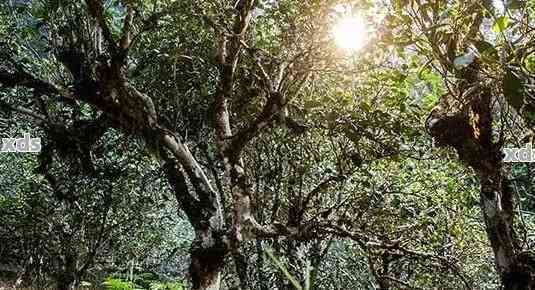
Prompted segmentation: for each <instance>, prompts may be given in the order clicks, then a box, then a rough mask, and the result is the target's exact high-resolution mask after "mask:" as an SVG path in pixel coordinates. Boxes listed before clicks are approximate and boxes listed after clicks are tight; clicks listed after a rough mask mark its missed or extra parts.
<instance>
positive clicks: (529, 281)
mask: <svg viewBox="0 0 535 290" xmlns="http://www.w3.org/2000/svg"><path fill="white" fill-rule="evenodd" d="M479 71H480V68H479V64H478V61H477V60H476V61H474V63H472V64H471V65H470V66H468V67H467V68H465V69H464V71H461V72H460V74H459V77H460V78H461V79H462V80H461V81H460V82H459V84H458V89H459V91H461V92H472V93H464V94H463V95H464V97H465V98H466V99H465V100H463V101H464V102H465V103H466V104H467V105H465V106H466V107H465V108H456V107H454V106H451V104H449V99H450V96H449V95H445V96H443V97H442V100H441V104H440V105H438V106H437V107H435V109H434V110H433V111H432V112H431V114H430V117H429V118H428V122H427V127H428V129H429V132H430V134H431V136H432V137H433V138H434V140H435V142H436V144H437V145H438V146H442V147H446V146H449V147H453V148H455V150H456V151H457V153H458V155H459V159H460V160H461V161H463V162H464V163H465V164H466V165H467V166H469V167H471V168H472V169H474V171H475V172H476V174H477V175H478V177H479V181H480V185H481V191H480V207H481V211H482V214H483V218H484V221H485V225H486V232H487V237H488V239H489V242H490V244H491V247H492V250H493V253H494V258H495V259H494V262H495V267H496V271H497V272H498V274H499V275H500V280H501V283H502V285H503V287H504V288H505V289H508V290H509V289H511V290H520V289H526V290H527V289H535V259H534V258H533V256H532V255H531V254H530V253H529V252H527V251H525V249H523V248H522V246H521V243H520V242H519V240H518V238H517V236H516V234H515V229H514V215H515V212H514V208H515V206H514V203H515V198H514V194H513V190H512V188H511V186H510V185H509V181H508V180H507V177H506V173H505V171H504V170H503V156H502V153H501V150H502V148H501V144H500V143H499V142H494V141H493V126H492V124H493V120H492V110H493V108H492V102H491V101H492V100H493V95H492V89H490V88H488V87H485V86H484V85H480V84H483V83H484V82H483V81H481V76H480V75H479ZM474 88H476V90H474ZM457 106H459V104H457Z"/></svg>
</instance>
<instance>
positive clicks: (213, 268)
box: [189, 229, 227, 290]
mask: <svg viewBox="0 0 535 290" xmlns="http://www.w3.org/2000/svg"><path fill="white" fill-rule="evenodd" d="M196 235H197V237H196V238H195V241H194V242H193V244H192V246H191V249H190V255H191V264H190V269H189V271H190V276H191V283H192V289H199V290H200V289H202V290H219V289H220V287H221V273H222V271H223V266H224V260H225V256H226V255H227V247H226V244H225V242H224V239H223V237H222V236H221V235H219V234H218V233H217V232H214V231H211V230H209V229H206V230H204V231H196Z"/></svg>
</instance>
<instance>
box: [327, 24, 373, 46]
mask: <svg viewBox="0 0 535 290" xmlns="http://www.w3.org/2000/svg"><path fill="white" fill-rule="evenodd" d="M333 36H334V41H335V42H336V45H338V46H339V47H341V48H343V49H346V50H348V51H357V50H359V49H361V48H362V47H363V46H364V44H366V41H367V29H366V24H365V23H364V20H363V19H362V18H361V17H357V16H346V17H344V18H342V19H340V20H339V22H338V23H337V24H336V25H335V26H334V29H333Z"/></svg>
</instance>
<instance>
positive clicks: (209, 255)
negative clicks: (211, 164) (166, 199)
mask: <svg viewBox="0 0 535 290" xmlns="http://www.w3.org/2000/svg"><path fill="white" fill-rule="evenodd" d="M168 141H172V140H170V139H168ZM169 146H170V147H172V148H174V147H176V148H175V149H176V150H171V151H175V152H174V155H175V156H177V153H180V152H179V151H180V150H178V149H177V148H178V147H180V148H182V149H181V150H183V151H184V152H182V155H181V154H178V155H180V156H182V157H181V158H186V159H188V161H187V162H185V161H184V160H183V161H182V162H181V164H190V165H191V167H190V168H186V169H184V171H186V172H187V173H188V175H187V176H188V178H189V181H190V183H191V184H192V186H193V187H194V188H195V193H197V194H191V193H190V190H189V188H188V183H187V181H186V176H185V174H184V172H183V167H185V166H180V165H179V163H178V162H177V160H176V159H175V158H171V157H168V158H167V159H166V164H165V170H166V174H167V178H168V180H169V183H170V184H171V187H172V188H173V191H174V193H175V197H176V199H177V202H178V203H179V205H180V208H181V209H182V210H183V211H184V212H185V213H186V215H187V216H188V220H189V221H190V223H191V225H192V226H193V228H194V229H195V240H194V241H193V243H192V245H191V248H190V255H191V264H190V268H189V272H190V278H191V282H192V289H195V290H196V289H199V290H200V289H203V290H216V289H217V290H218V289H220V284H221V272H222V270H223V266H224V260H225V256H226V255H227V254H228V252H229V247H228V243H227V238H226V232H225V227H224V222H223V220H224V219H223V214H222V211H221V208H220V204H219V199H218V197H217V196H216V195H215V192H214V191H213V190H211V188H210V186H209V183H204V184H200V183H203V182H201V179H205V178H206V177H205V176H204V175H202V174H201V173H200V172H193V171H195V170H196V169H195V168H197V167H198V164H197V163H196V162H195V160H194V159H193V158H192V156H191V155H190V154H189V151H188V150H187V148H185V147H182V146H181V144H180V143H177V142H170V144H169ZM190 158H191V159H190Z"/></svg>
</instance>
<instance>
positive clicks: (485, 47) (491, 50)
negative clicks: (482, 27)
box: [474, 40, 498, 59]
mask: <svg viewBox="0 0 535 290" xmlns="http://www.w3.org/2000/svg"><path fill="white" fill-rule="evenodd" d="M474 45H475V47H476V48H477V51H479V53H480V54H481V55H482V56H483V57H487V58H491V59H497V58H498V51H497V50H496V48H495V47H494V45H492V44H490V43H489V42H487V41H484V40H480V41H476V42H475V43H474Z"/></svg>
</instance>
